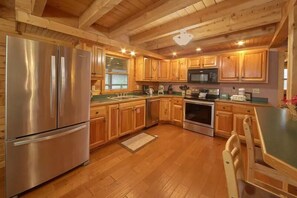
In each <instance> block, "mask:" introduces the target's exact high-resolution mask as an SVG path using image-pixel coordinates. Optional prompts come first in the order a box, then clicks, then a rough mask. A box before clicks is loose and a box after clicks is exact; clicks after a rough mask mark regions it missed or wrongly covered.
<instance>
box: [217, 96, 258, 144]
mask: <svg viewBox="0 0 297 198" xmlns="http://www.w3.org/2000/svg"><path fill="white" fill-rule="evenodd" d="M245 115H248V116H251V118H252V125H251V130H252V133H253V135H254V140H255V142H256V143H259V142H260V140H259V132H258V127H257V121H256V117H255V112H254V105H249V104H247V105H238V104H232V103H223V102H216V122H215V133H216V135H219V136H223V137H229V136H230V135H231V132H232V131H234V132H236V133H237V134H238V135H239V138H240V139H241V140H245V135H244V130H243V120H244V117H245Z"/></svg>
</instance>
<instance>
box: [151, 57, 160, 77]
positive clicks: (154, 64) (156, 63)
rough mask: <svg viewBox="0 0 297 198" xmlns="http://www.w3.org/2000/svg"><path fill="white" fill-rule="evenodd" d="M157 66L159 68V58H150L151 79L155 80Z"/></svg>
mask: <svg viewBox="0 0 297 198" xmlns="http://www.w3.org/2000/svg"><path fill="white" fill-rule="evenodd" d="M158 68H159V60H157V59H152V63H151V80H153V81H156V80H157V79H158Z"/></svg>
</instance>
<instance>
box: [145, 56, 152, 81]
mask: <svg viewBox="0 0 297 198" xmlns="http://www.w3.org/2000/svg"><path fill="white" fill-rule="evenodd" d="M143 61H144V70H143V71H144V79H145V80H151V78H152V59H150V58H146V57H144V58H143Z"/></svg>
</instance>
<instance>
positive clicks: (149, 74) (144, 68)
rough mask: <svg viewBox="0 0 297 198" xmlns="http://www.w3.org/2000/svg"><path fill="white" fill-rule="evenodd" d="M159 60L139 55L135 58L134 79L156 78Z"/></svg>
mask: <svg viewBox="0 0 297 198" xmlns="http://www.w3.org/2000/svg"><path fill="white" fill-rule="evenodd" d="M158 67H159V60H157V59H153V58H149V57H144V56H139V57H137V58H136V81H156V80H158Z"/></svg>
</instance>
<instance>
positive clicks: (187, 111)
mask: <svg viewBox="0 0 297 198" xmlns="http://www.w3.org/2000/svg"><path fill="white" fill-rule="evenodd" d="M184 107H185V108H184V121H185V122H189V123H192V124H198V125H202V126H206V127H209V128H213V127H214V103H213V102H205V101H196V100H184Z"/></svg>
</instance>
